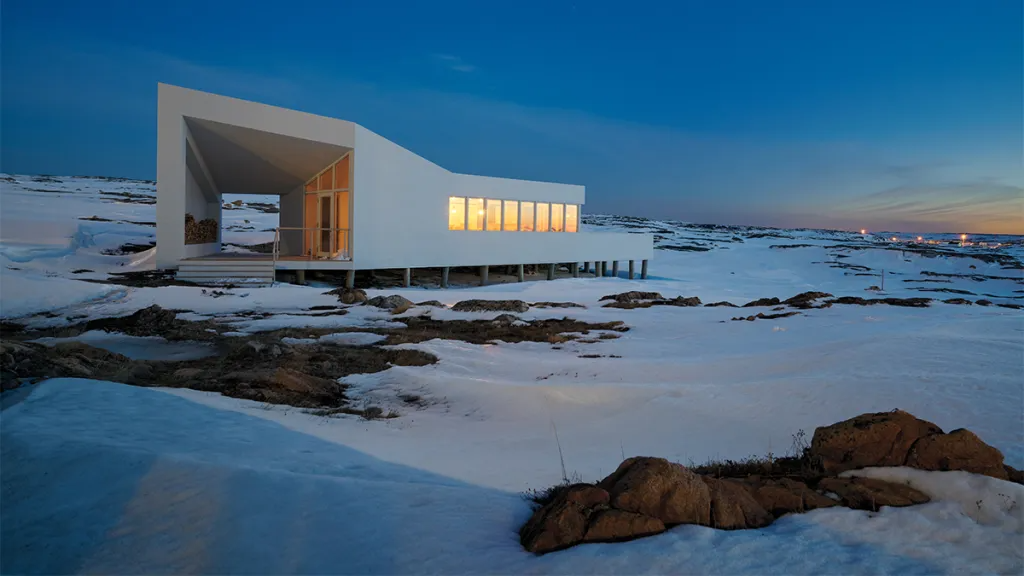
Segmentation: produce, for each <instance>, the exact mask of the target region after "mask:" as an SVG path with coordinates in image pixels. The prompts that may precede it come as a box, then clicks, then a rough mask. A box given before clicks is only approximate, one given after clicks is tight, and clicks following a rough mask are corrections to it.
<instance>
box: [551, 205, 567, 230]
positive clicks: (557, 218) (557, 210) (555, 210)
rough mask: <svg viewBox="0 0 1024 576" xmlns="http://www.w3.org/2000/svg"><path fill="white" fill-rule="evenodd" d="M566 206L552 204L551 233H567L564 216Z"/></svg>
mask: <svg viewBox="0 0 1024 576" xmlns="http://www.w3.org/2000/svg"><path fill="white" fill-rule="evenodd" d="M564 208H565V205H564V204H552V205H551V231H552V232H565V225H564V224H563V215H564V214H565V210H564Z"/></svg>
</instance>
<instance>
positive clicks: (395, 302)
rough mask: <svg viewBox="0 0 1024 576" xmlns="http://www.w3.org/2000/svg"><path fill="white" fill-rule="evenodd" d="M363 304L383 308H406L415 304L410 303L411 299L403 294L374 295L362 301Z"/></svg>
mask: <svg viewBox="0 0 1024 576" xmlns="http://www.w3.org/2000/svg"><path fill="white" fill-rule="evenodd" d="M363 304H365V305H367V306H375V307H377V308H383V309H385V310H396V309H399V308H404V309H405V310H408V309H409V308H411V307H413V306H414V305H415V304H413V303H412V300H409V299H408V298H406V297H404V296H399V295H398V294H392V295H390V296H374V297H373V298H370V299H369V300H366V301H365V302H363Z"/></svg>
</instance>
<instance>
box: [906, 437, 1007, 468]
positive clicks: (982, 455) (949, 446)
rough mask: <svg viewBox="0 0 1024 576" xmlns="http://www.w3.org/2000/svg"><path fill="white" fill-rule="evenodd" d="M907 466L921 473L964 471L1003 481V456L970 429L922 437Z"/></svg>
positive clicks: (915, 446)
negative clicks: (923, 471)
mask: <svg viewBox="0 0 1024 576" xmlns="http://www.w3.org/2000/svg"><path fill="white" fill-rule="evenodd" d="M906 464H907V466H910V467H911V468H919V469H921V470H964V471H966V472H974V473H975V474H984V475H985V476H992V477H993V478H999V479H1001V480H1006V479H1007V478H1008V477H1009V475H1008V474H1007V471H1006V468H1005V467H1004V466H1003V453H1002V452H1000V451H999V450H997V449H995V448H993V447H992V446H989V445H988V444H985V443H984V442H982V440H981V438H978V436H977V435H975V434H974V433H973V432H971V431H970V430H966V429H964V428H961V429H959V430H954V431H952V432H950V433H949V434H933V435H931V436H925V437H924V438H921V439H920V440H918V441H917V442H915V443H914V445H913V447H911V449H910V454H909V455H908V456H907V462H906Z"/></svg>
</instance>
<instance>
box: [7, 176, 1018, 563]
mask: <svg viewBox="0 0 1024 576" xmlns="http://www.w3.org/2000/svg"><path fill="white" fill-rule="evenodd" d="M6 178H8V179H7V180H3V181H0V191H2V193H0V207H2V210H0V219H2V220H0V264H2V265H3V269H2V270H0V273H2V274H0V316H3V317H4V319H5V320H10V319H14V320H16V321H18V322H23V323H27V324H29V325H30V326H55V325H60V324H66V323H68V322H69V319H68V318H69V317H70V318H72V319H73V320H74V321H80V320H83V319H89V318H99V317H108V316H119V315H125V314H129V313H131V312H133V311H135V310H138V309H141V308H144V307H146V306H149V305H151V304H154V303H157V304H160V305H161V306H163V307H165V308H173V309H180V310H190V311H191V313H189V314H184V315H183V316H182V317H186V318H191V319H199V318H216V319H217V320H219V321H224V322H228V323H230V324H231V325H232V327H233V329H234V330H235V331H236V332H237V333H241V334H244V333H246V332H253V331H260V330H270V329H274V328H279V327H284V326H298V327H302V326H308V327H339V328H351V327H360V326H394V325H395V323H394V319H393V317H391V316H389V315H387V314H386V313H385V312H383V311H380V310H376V309H373V308H369V307H365V308H364V307H360V308H354V309H352V311H351V312H350V314H348V315H345V316H311V315H309V314H308V313H305V310H304V309H305V308H307V307H309V306H314V305H326V304H336V303H337V300H336V299H335V298H334V297H333V296H325V295H322V292H323V289H322V288H313V287H301V286H292V285H285V284H279V285H275V286H273V287H269V288H239V289H233V290H229V291H227V292H228V294H227V295H223V296H218V297H212V296H211V295H209V294H203V292H202V289H200V288H192V287H184V286H173V287H161V288H128V287H123V286H118V285H111V284H96V283H89V282H84V281H82V280H81V279H82V278H91V279H102V278H105V277H106V276H107V273H109V272H117V271H123V270H143V269H146V268H147V267H152V251H146V250H144V251H141V252H138V253H134V254H127V255H125V254H104V253H103V252H104V250H106V251H108V252H117V248H119V247H120V246H122V245H123V244H125V243H134V244H146V243H148V242H152V241H153V238H154V234H153V232H154V229H153V228H152V226H148V225H146V224H144V223H145V222H152V221H153V220H155V218H154V206H153V205H152V204H151V203H138V202H146V201H147V200H146V198H152V195H153V187H152V184H146V183H138V182H116V181H115V182H111V181H106V180H95V179H81V178H55V179H49V180H54V181H45V182H39V181H36V180H33V177H23V176H13V177H6ZM11 180H13V182H12V181H11ZM34 188H35V189H40V190H58V191H59V192H51V191H38V190H33V189H34ZM108 192H120V193H122V195H121V196H117V195H114V194H110V193H108ZM125 193H127V194H132V195H138V196H137V197H135V196H125V195H123V194H125ZM129 200H130V201H129ZM248 200H252V199H251V198H250V199H248ZM256 201H257V202H263V201H265V200H264V199H258V200H256ZM224 215H225V219H226V220H227V224H226V226H229V227H231V226H235V225H238V226H237V227H236V228H239V229H236V230H231V231H229V230H226V231H225V241H226V242H231V243H234V244H251V243H254V242H264V241H268V240H269V238H268V237H266V233H265V232H261V231H260V230H265V229H268V228H272V227H273V226H274V225H276V214H268V213H266V212H263V211H260V210H258V209H251V208H248V207H247V206H246V205H245V204H243V205H242V206H240V207H239V208H238V209H236V210H226V211H225V212H224ZM92 216H97V217H99V218H103V219H107V220H111V222H105V221H96V220H80V218H88V217H92ZM246 220H249V222H248V223H246V222H245V221H246ZM140 222H142V223H141V224H140ZM249 226H252V228H253V229H252V230H248V229H240V228H246V227H249ZM587 227H588V228H589V229H591V230H617V231H621V230H630V231H647V232H652V233H655V234H657V235H658V240H657V243H658V245H659V247H661V248H662V249H660V250H658V251H657V253H656V256H655V259H654V260H653V261H652V262H651V275H652V277H651V279H649V280H646V281H639V280H634V281H629V280H626V279H624V278H603V279H578V280H571V279H566V280H557V281H554V282H544V281H541V282H528V283H524V284H504V285H494V286H488V287H485V288H470V287H465V288H458V289H450V290H428V289H424V288H412V289H405V290H385V291H374V292H372V293H371V295H374V294H390V293H399V294H403V295H405V296H407V297H408V298H410V299H412V300H413V301H422V300H428V299H437V300H440V301H442V302H445V303H448V304H451V303H454V302H457V301H459V300H464V299H467V298H495V299H496V298H516V299H522V300H526V301H528V302H537V301H571V302H577V303H579V304H583V305H585V306H587V308H584V309H576V308H572V309H539V308H533V309H531V310H530V312H528V313H525V314H522V315H521V316H522V317H523V318H524V319H526V320H531V319H534V318H550V317H562V316H571V317H574V318H579V319H581V320H586V321H595V322H596V321H611V320H623V321H625V322H626V323H627V324H628V325H629V326H630V328H631V329H630V331H628V332H626V333H622V334H621V335H620V336H621V337H620V338H618V339H610V340H601V341H600V342H598V343H579V342H568V343H563V344H556V345H552V344H547V343H543V344H542V343H520V344H493V345H483V346H479V345H471V344H467V343H464V342H460V341H453V340H433V341H429V342H425V343H423V344H417V345H407V346H411V347H415V348H419V349H422V350H426V351H429V352H431V353H433V354H435V355H436V356H438V357H439V358H440V362H439V363H437V364H435V365H431V366H424V367H393V368H391V369H389V370H387V371H385V372H380V373H377V374H369V375H357V376H352V377H349V378H347V379H346V382H348V383H350V384H352V385H353V387H354V389H353V393H354V394H355V395H357V396H362V397H364V398H365V399H366V400H367V402H372V403H373V404H374V405H378V406H382V407H383V408H384V409H385V410H388V409H395V410H397V411H398V412H399V413H400V414H401V417H399V418H396V419H391V420H380V421H366V420H362V419H359V418H357V417H352V416H344V415H342V416H338V417H330V418H327V417H319V416H313V415H311V414H307V413H305V412H303V411H301V410H298V409H292V408H284V407H270V406H266V405H262V404H258V403H253V402H246V401H242V400H237V399H232V398H226V397H222V396H219V395H214V394H209V393H203V392H197V391H192V390H167V391H164V390H153V389H141V388H132V387H129V386H123V385H119V384H112V383H102V382H95V381H84V380H67V379H65V380H51V381H48V382H46V383H43V384H40V385H37V386H35V387H33V388H32V389H31V391H30V392H25V391H15V392H16V393H18V394H19V396H18V397H17V399H16V400H20V401H8V402H6V403H5V406H8V407H7V408H5V409H4V410H3V412H2V413H0V427H2V435H3V438H2V439H3V442H2V458H3V460H2V466H0V474H2V481H3V492H2V502H0V504H2V506H0V509H2V520H3V522H2V539H0V540H2V542H0V547H2V549H0V552H2V554H0V558H2V562H3V565H2V571H3V572H4V573H11V572H19V573H20V572H31V573H55V572H69V571H104V572H121V573H140V572H154V571H174V572H183V571H191V572H222V573H227V572H262V573H267V572H270V573H277V572H319V573H409V572H435V573H591V572H593V573H623V572H627V573H666V572H677V573H678V572H685V573H720V574H725V573H729V574H734V573H765V572H772V573H774V572H782V573H822V572H828V573H887V572H888V573H891V572H899V573H937V572H971V573H979V572H985V573H992V572H996V573H1020V572H1021V571H1022V570H1024V543H1022V542H1024V528H1022V526H1024V522H1022V517H1024V516H1022V515H1024V499H1022V498H1021V494H1020V487H1019V486H1016V485H1010V484H1008V483H1002V482H998V481H990V480H977V479H976V478H977V477H973V476H970V475H961V474H952V475H943V474H939V473H933V474H928V475H925V476H927V477H919V476H920V475H915V477H914V478H913V479H912V480H913V481H914V482H915V483H917V485H918V486H920V487H921V489H922V490H924V491H925V492H928V493H929V494H931V495H932V496H933V498H935V500H936V501H934V502H932V503H930V504H927V505H924V506H918V507H914V508H911V509H883V510H882V511H881V512H879V513H877V514H869V513H865V512H858V511H852V510H845V509H843V510H820V511H816V512H813V513H810V514H805V515H801V516H793V517H787V518H784V519H782V520H780V521H778V522H777V523H776V524H774V525H773V526H771V527H769V528H767V529H763V530H757V531H741V532H721V531H715V530H710V529H706V528H699V527H680V528H676V529H673V530H670V531H669V532H667V533H665V534H663V535H660V536H657V537H653V538H647V539H644V540H640V541H635V542H631V543H625V544H604V545H585V546H580V547H578V548H575V549H572V550H568V551H563V552H558V553H555V554H551V555H548V556H545V557H541V558H536V557H533V556H531V555H529V554H527V553H525V552H524V551H523V550H522V549H521V548H520V547H519V544H518V538H517V535H516V530H517V529H518V527H519V525H521V524H522V522H523V521H524V520H525V519H526V517H528V515H529V513H530V509H529V506H528V505H527V503H526V502H525V501H524V500H523V499H522V498H521V497H520V496H519V492H521V491H523V490H526V489H529V488H543V487H546V486H548V485H551V484H553V483H556V482H558V481H559V480H560V478H561V464H560V460H559V449H558V445H557V444H556V442H555V430H556V429H557V436H558V440H559V442H560V444H561V449H562V452H563V454H564V459H565V466H566V468H567V471H568V472H569V473H570V474H573V473H575V474H578V475H579V476H580V477H581V478H582V479H584V480H595V479H598V478H600V477H602V476H603V475H605V474H607V473H609V472H611V471H612V470H613V469H614V468H615V466H616V465H617V464H618V463H619V462H620V461H621V459H622V456H623V454H624V455H626V456H630V455H652V456H663V457H666V458H669V459H673V460H676V461H679V462H682V463H684V464H686V463H689V462H695V463H702V462H704V461H705V460H707V459H709V458H742V457H745V456H749V455H755V454H757V455H763V454H765V453H767V452H773V453H775V454H784V453H786V452H788V451H789V450H790V447H791V444H792V438H793V434H794V433H796V432H797V431H798V430H801V429H802V430H805V431H806V433H807V435H808V436H809V435H810V434H811V433H812V432H813V429H814V428H815V427H816V426H821V425H826V424H830V423H833V422H836V421H838V420H843V419H846V418H849V417H852V416H854V415H856V414H859V413H862V412H869V411H882V410H891V409H893V408H901V409H904V410H907V411H909V412H911V413H913V414H915V415H917V416H919V417H921V418H924V419H927V420H931V421H933V422H935V423H936V424H938V425H939V426H941V427H943V429H945V430H947V431H949V430H952V429H955V428H959V427H966V428H969V429H971V430H972V431H974V432H976V433H977V434H978V435H979V436H981V438H982V439H984V440H985V441H986V442H988V443H990V444H992V445H994V446H996V447H998V448H999V449H1000V450H1002V451H1003V453H1004V454H1005V455H1006V461H1007V463H1009V464H1011V465H1014V466H1017V467H1022V466H1024V415H1022V410H1024V408H1022V407H1024V385H1022V382H1024V312H1022V311H1020V310H1015V309H1010V308H1002V307H998V306H989V307H984V306H979V305H970V306H966V305H955V304H946V303H943V302H941V300H942V299H948V298H966V299H968V300H971V301H974V300H978V299H987V300H990V301H992V302H993V303H995V304H1014V303H1024V291H1022V290H1024V276H1022V270H1021V269H1019V268H1015V267H1014V265H1013V263H1012V262H1011V260H1012V259H1014V258H1016V259H1018V261H1019V259H1020V258H1021V256H1022V254H1024V248H1022V244H1021V239H1020V238H1019V237H1018V238H1015V237H991V238H974V237H972V238H971V241H973V242H980V241H984V242H986V243H989V244H995V243H999V244H1000V246H998V247H992V246H986V247H981V246H978V245H977V244H973V245H968V246H964V247H960V246H959V245H951V244H949V242H951V241H952V242H955V241H956V240H957V239H958V237H953V236H945V235H922V236H923V238H922V244H916V242H915V243H914V244H911V241H916V235H911V234H903V235H898V234H896V235H894V234H891V233H886V234H884V235H882V234H880V235H866V236H862V235H860V234H851V233H845V232H826V231H815V230H799V231H796V230H792V231H791V230H769V229H751V228H732V227H715V228H711V227H707V228H705V227H697V226H689V225H684V224H680V223H673V222H651V221H640V220H635V219H628V218H614V217H595V218H590V219H588V221H587ZM893 236H896V237H897V241H896V242H893V241H892V240H891V238H892V237H893ZM926 240H933V241H936V242H938V241H941V242H942V243H941V244H924V243H923V242H924V241H926ZM787 246H788V247H787ZM233 248H234V249H239V248H238V247H233ZM923 249H927V250H923ZM928 250H931V251H930V252H929V251H928ZM971 255H974V256H976V257H964V256H971ZM82 269H89V270H91V272H80V270H82ZM882 270H885V276H884V282H885V295H887V296H895V297H914V296H924V297H932V298H936V299H938V300H937V301H936V302H934V303H933V304H932V305H931V306H930V307H929V308H921V309H918V308H900V307H892V306H884V305H880V306H870V307H862V306H843V305H836V306H833V307H831V308H828V309H822V310H807V311H805V312H804V314H802V315H800V316H794V317H789V318H781V319H776V320H757V321H754V322H733V321H731V318H732V317H734V316H739V315H741V314H742V315H744V316H745V315H747V314H750V313H756V312H757V311H758V310H760V311H767V310H768V309H765V308H761V309H757V310H750V309H748V310H742V311H740V310H736V309H731V308H724V307H722V308H673V307H655V308H649V309H637V310H620V309H608V308H601V307H600V306H599V304H598V300H599V298H600V297H601V296H603V295H606V294H612V293H617V292H623V291H626V290H653V291H658V292H661V293H662V294H663V295H665V296H667V297H674V296H678V295H683V296H699V297H700V298H701V299H702V300H703V301H704V302H716V301H720V300H729V301H731V302H733V303H736V304H743V303H745V302H747V301H749V300H753V299H755V298H760V297H771V296H777V297H780V298H786V297H789V296H792V295H794V294H797V293H799V292H803V291H806V290H821V291H825V292H830V293H832V294H835V295H836V296H862V297H865V298H867V297H876V296H877V295H876V294H875V293H874V292H869V291H866V290H865V289H866V288H868V287H870V286H872V285H876V286H880V285H881V283H882V281H883V276H882V275H881V274H882ZM76 271H79V272H78V273H76ZM623 273H624V271H623ZM935 289H943V290H945V291H943V292H934V291H930V290H935ZM297 302H301V303H302V304H301V306H299V305H297V304H296V303H297ZM253 311H260V312H270V313H274V315H273V316H269V317H266V318H254V317H251V316H246V315H240V313H244V312H253ZM423 313H430V314H432V315H433V316H434V317H435V318H439V319H454V318H486V317H491V316H494V314H489V315H488V314H482V313H458V312H452V311H450V310H437V309H427V308H413V309H412V310H410V311H408V312H406V313H405V314H406V315H418V314H423ZM92 337H93V338H95V335H94V336H92ZM335 338H337V339H339V340H342V341H345V340H347V341H349V342H351V343H355V344H359V343H371V342H372V338H371V337H369V336H368V335H364V336H337V337H335ZM130 344H131V345H132V346H138V345H139V342H137V341H131V342H130ZM164 344H166V343H164ZM96 345H100V344H96ZM112 345H120V346H124V345H125V342H115V343H114V344H112ZM595 355H597V356H600V357H597V358H593V357H582V356H595ZM8 394H11V393H5V395H8ZM410 394H412V395H416V396H419V397H420V401H418V402H417V403H416V404H415V405H412V404H409V403H408V402H405V401H403V400H402V398H400V396H408V395H410ZM871 473H879V472H877V471H872V472H871ZM887 473H889V474H893V475H899V474H911V473H907V472H899V471H895V472H887ZM964 476H967V478H966V479H965V478H964ZM1000 495H1001V496H1000ZM1004 496H1005V497H1006V498H1008V500H1005V499H1004V498H1003V497H1004ZM979 501H980V502H982V504H977V503H976V502H979ZM1009 502H1016V504H1015V505H1011V504H1009ZM971 505H974V506H976V507H977V510H971V509H970V508H971ZM982 508H984V514H980V513H979V511H981V510H982ZM69 535H70V536H69Z"/></svg>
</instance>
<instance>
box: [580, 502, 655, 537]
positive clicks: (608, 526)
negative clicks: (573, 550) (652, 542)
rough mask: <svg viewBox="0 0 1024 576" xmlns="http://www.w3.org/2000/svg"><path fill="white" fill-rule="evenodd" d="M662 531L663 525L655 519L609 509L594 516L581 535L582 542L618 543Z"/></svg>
mask: <svg viewBox="0 0 1024 576" xmlns="http://www.w3.org/2000/svg"><path fill="white" fill-rule="evenodd" d="M664 531H665V523H664V522H662V521H661V520H658V519H657V518H651V517H650V516H644V515H643V514H637V513H635V512H624V511H622V510H615V509H611V508H609V509H607V510H601V511H599V512H597V513H596V514H595V515H594V517H593V519H592V520H591V521H590V525H589V526H587V532H586V534H584V535H583V541H584V542H618V541H620V540H632V539H634V538H642V537H644V536H652V535H654V534H660V533H661V532H664Z"/></svg>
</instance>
